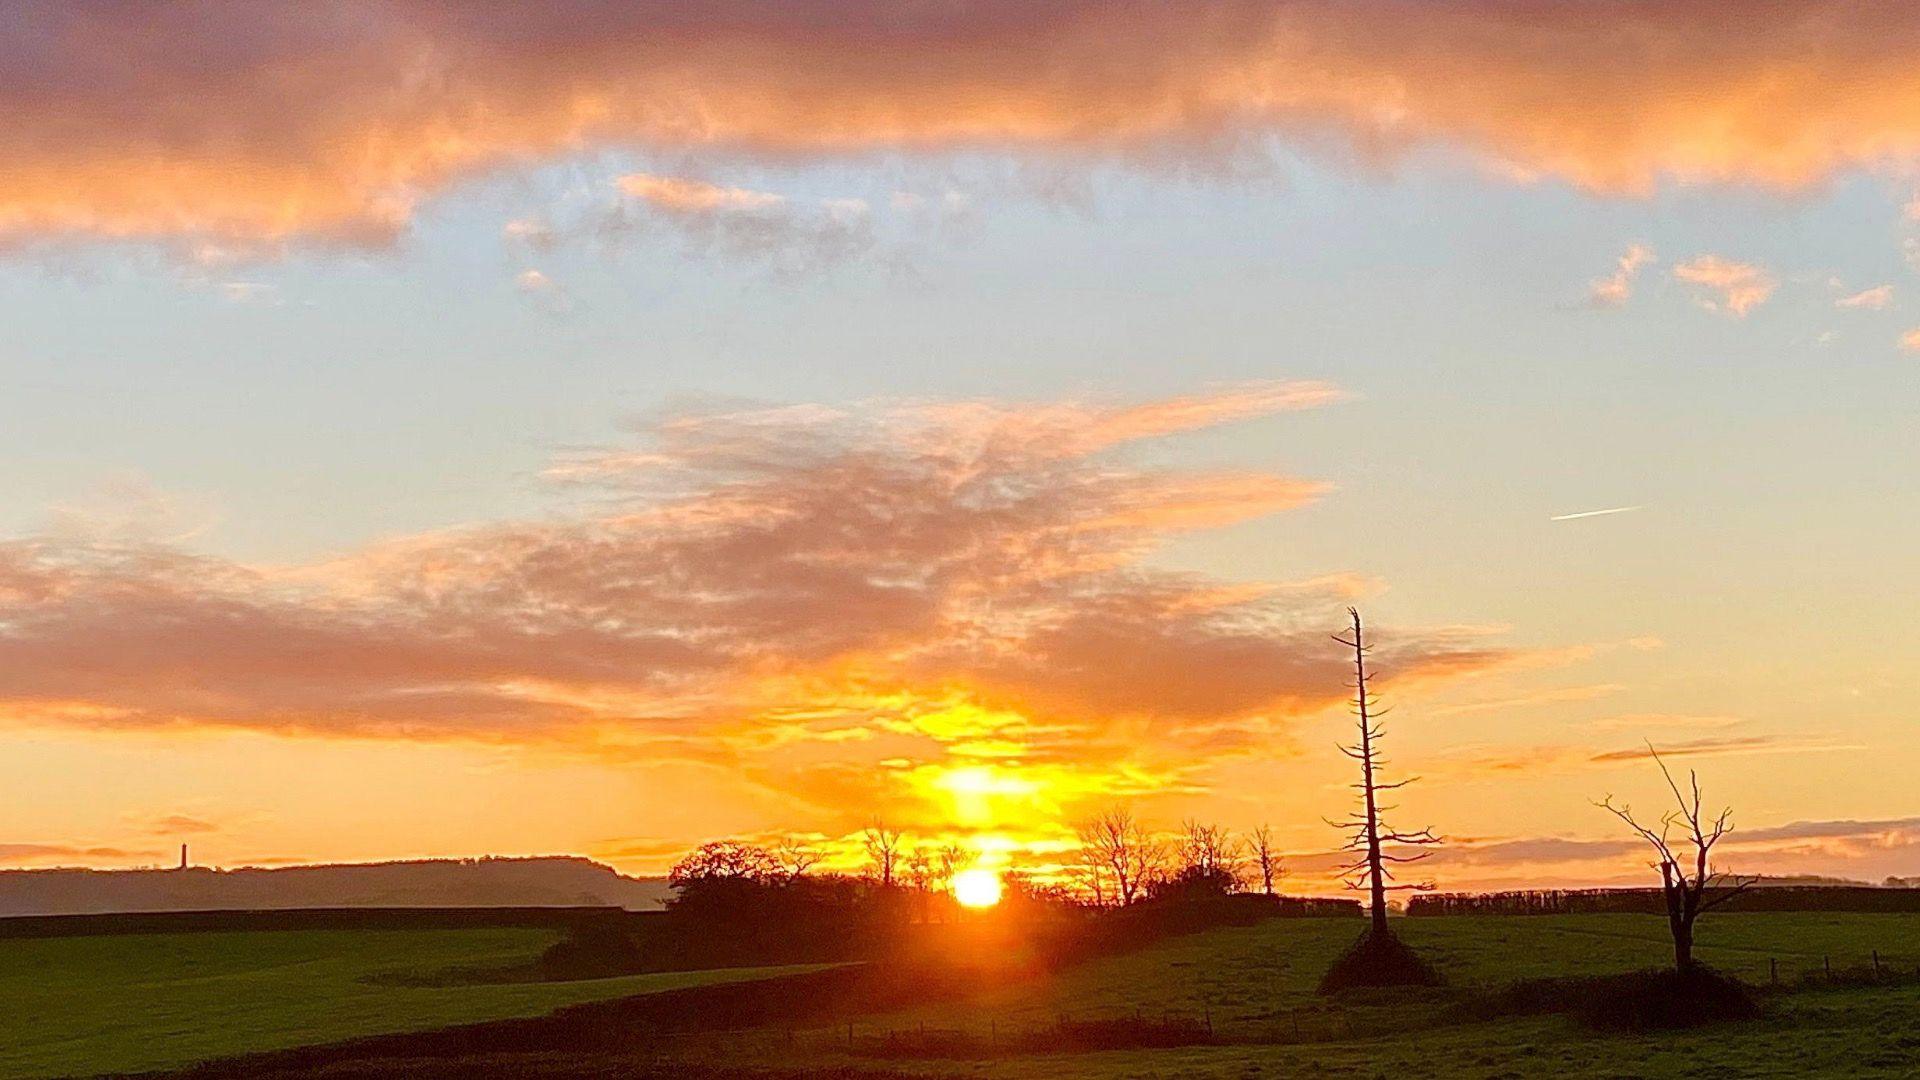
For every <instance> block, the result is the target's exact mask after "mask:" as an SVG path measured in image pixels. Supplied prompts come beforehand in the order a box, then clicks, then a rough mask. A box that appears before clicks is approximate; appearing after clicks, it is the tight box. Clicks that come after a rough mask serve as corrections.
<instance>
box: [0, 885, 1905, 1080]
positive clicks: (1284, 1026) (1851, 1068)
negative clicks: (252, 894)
mask: <svg viewBox="0 0 1920 1080" xmlns="http://www.w3.org/2000/svg"><path fill="white" fill-rule="evenodd" d="M1354 923H1355V921H1354V920H1350V919H1272V920H1267V921H1265V922H1261V923H1259V924H1257V925H1253V926H1242V927H1229V928H1224V929H1218V930H1212V931H1207V932H1204V933H1198V934H1190V935H1185V936H1179V937H1174V938H1170V939H1166V940H1163V941H1160V942H1158V943H1156V944H1152V945H1149V946H1147V947H1145V948H1142V949H1139V950H1137V951H1134V952H1131V953H1128V954H1125V955H1117V956H1108V957H1104V958H1100V959H1094V960H1089V961H1086V962H1083V963H1077V964H1072V965H1069V966H1066V967H1064V968H1062V969H1060V970H1057V971H1052V972H1048V971H1044V970H1041V969H1037V968H1034V967H1032V966H1031V965H1026V964H1022V963H1008V964H996V963H995V962H994V961H995V958H994V957H993V956H992V955H991V951H990V950H989V949H984V948H983V946H986V945H989V944H990V942H989V941H987V940H985V939H976V940H972V941H969V942H967V943H966V945H967V948H966V949H965V950H963V952H964V954H965V955H967V957H968V960H967V962H966V963H961V962H959V961H958V960H957V959H955V960H952V962H947V961H941V960H940V959H939V958H937V957H921V958H918V959H916V960H915V961H913V962H912V963H913V965H914V966H913V967H912V968H911V969H909V968H903V967H900V966H898V965H889V964H866V965H849V966H845V967H839V968H826V969H818V968H816V969H782V970H757V969H738V968H735V969H724V970H718V971H708V972H675V973H663V974H655V975H639V976H626V977H621V978H613V979H592V980H578V981H567V982H527V983H507V984H473V985H462V984H459V983H458V982H457V981H456V982H453V983H451V984H447V985H429V984H431V983H432V982H433V980H431V979H423V978H420V977H422V976H429V975H432V974H434V973H437V972H438V973H444V972H446V971H448V970H459V969H469V968H473V967H475V966H476V965H478V966H484V964H486V963H498V964H503V965H511V964H514V963H521V962H525V961H526V960H527V958H528V957H529V956H531V955H533V954H535V953H537V951H538V950H539V949H541V948H543V947H544V946H545V945H546V944H548V943H550V942H551V941H552V940H554V938H555V935H556V931H553V930H551V929H538V928H475V929H457V930H447V929H419V930H389V931H327V930H284V931H250V932H231V933H180V934H173V935H154V934H138V935H118V936H110V937H86V938H40V939H33V940H8V941H0V991H4V998H5V999H6V1000H8V1001H10V1002H15V1003H21V1002H24V1003H25V1005H24V1006H22V1005H18V1004H16V1005H14V1006H12V1007H11V1008H10V1009H9V1010H7V1011H6V1013H5V1014H4V1015H0V1031H4V1033H5V1036H6V1038H5V1048H4V1050H0V1075H5V1076H9V1077H28V1076H49V1075H69V1074H88V1073H97V1072H102V1071H116V1070H118V1071H137V1070H156V1069H168V1068H179V1067H181V1066H184V1065H187V1064H189V1063H191V1062H196V1061H208V1060H209V1059H227V1060H224V1061H223V1060H213V1061H212V1062H211V1063H210V1064H209V1065H207V1066H206V1067H204V1068H202V1069H196V1070H193V1075H198V1076H202V1077H208V1078H211V1077H240V1076H262V1075H284V1076H330V1077H376V1076H379V1077H386V1076H427V1077H433V1076H449V1077H451V1076H501V1077H506V1076H550V1077H598V1076H642V1077H648V1076H691V1077H700V1076H714V1077H719V1076H765V1077H782V1076H809V1077H833V1076H848V1075H868V1074H874V1073H877V1074H880V1075H886V1074H911V1075H927V1074H934V1075H967V1076H1010V1077H1033V1078H1039V1077H1088V1078H1107V1077H1149V1076H1202V1077H1205V1076H1220V1077H1241V1076H1268V1075H1271V1076H1300V1075H1308V1076H1375V1075H1381V1076H1394V1077H1402V1076H1415V1077H1418V1076H1434V1077H1440V1076H1468V1077H1494V1076H1533V1075H1543V1074H1546V1073H1558V1074H1562V1075H1566V1076H1645V1077H1658V1076H1691V1075H1701V1074H1703V1073H1712V1072H1718V1071H1722V1070H1724V1071H1726V1072H1727V1073H1729V1074H1732V1075H1742V1076H1783V1077H1784V1076H1835V1077H1839V1076H1910V1075H1914V1074H1915V1072H1916V1070H1920V917H1915V916H1909V915H1872V914H1812V913H1799V914H1786V913H1758V914H1736V915H1727V916H1724V917H1722V918H1720V919H1717V920H1716V921H1715V922H1714V923H1713V924H1712V925H1711V926H1706V927H1704V928H1703V929H1704V936H1703V942H1702V955H1703V958H1704V959H1705V960H1706V961H1707V962H1708V963H1710V964H1713V965H1715V966H1716V967H1718V968H1720V969H1722V970H1724V971H1727V972H1730V973H1732V974H1735V975H1737V976H1739V977H1740V978H1742V979H1744V980H1746V981H1747V982H1749V983H1751V984H1753V985H1755V986H1756V987H1757V988H1759V990H1760V996H1761V999H1762V1004H1763V1008H1764V1010H1765V1012H1764V1015H1763V1017H1762V1019H1760V1020H1756V1021H1751V1022H1743V1023H1739V1024H1735V1025H1730V1026H1720V1027H1715V1028H1707V1029H1701V1030H1696V1031H1691V1032H1686V1033H1682V1034H1677V1035H1676V1034H1649V1035H1603V1034H1597V1033H1594V1032H1592V1031H1589V1030H1587V1029H1586V1028H1584V1027H1583V1026H1581V1025H1580V1024H1579V1023H1578V1022H1576V1021H1575V1020H1574V1019H1573V1018H1572V1017H1571V1016H1568V1015H1563V1014H1562V1013H1559V1012H1555V1011H1551V1010H1549V1011H1546V1012H1533V1011H1526V1010H1520V1011H1513V1010H1511V1009H1509V1008H1508V1006H1505V1005H1500V1006H1498V1007H1495V1008H1492V1009H1489V1008H1487V1007H1485V1006H1486V1004H1487V1002H1489V1001H1495V1000H1496V999H1498V1000H1505V999H1501V998H1500V992H1501V991H1502V990H1503V989H1504V988H1507V987H1510V986H1511V985H1512V984H1514V983H1515V982H1517V981H1520V980H1529V979H1546V978H1563V977H1570V976H1572V977H1579V976H1597V975H1606V974H1608V973H1615V972H1625V971H1630V970H1634V969H1637V968H1643V967H1647V966H1651V965H1657V964H1659V963H1660V962H1661V961H1662V960H1663V959H1664V950H1665V944H1664V941H1663V935H1664V926H1663V924H1662V923H1661V922H1660V920H1658V919H1656V918H1650V917H1646V916H1639V915H1579V916H1544V917H1533V918H1520V917H1493V916H1479V917H1461V918H1438V919H1417V920H1405V921H1403V922H1402V924H1401V927H1402V929H1401V932H1402V934H1403V935H1404V936H1405V937H1406V938H1407V939H1408V940H1409V941H1410V942H1411V943H1413V944H1414V945H1415V946H1416V947H1418V948H1420V949H1421V950H1422V951H1423V952H1424V953H1425V954H1426V955H1428V956H1429V957H1430V958H1431V959H1432V960H1433V961H1434V962H1435V963H1436V964H1437V965H1438V966H1439V967H1440V968H1441V970H1442V971H1443V972H1444V973H1445V974H1446V976H1447V978H1448V980H1449V983H1450V985H1449V986H1448V987H1445V988H1440V989H1433V990H1403V991H1392V992H1360V993H1356V994H1353V995H1348V996H1343V997H1337V998H1333V999H1328V998H1325V997H1322V996H1320V995H1318V994H1316V993H1315V992H1314V986H1315V983H1316V982H1317V980H1318V978H1319V975H1320V973H1321V972H1322V971H1323V970H1324V969H1325V967H1326V965H1327V963H1328V962H1330V961H1331V959H1332V958H1333V957H1334V956H1335V955H1336V954H1337V953H1338V952H1339V951H1340V950H1341V949H1342V948H1343V947H1344V946H1345V945H1346V944H1347V943H1348V942H1349V941H1350V940H1351V938H1352V937H1353V935H1354V933H1355V930H1356V927H1355V925H1354ZM1876 958H1877V963H1878V970H1877V972H1876V969H1875V963H1876ZM927 965H938V966H927ZM1829 970H1831V971H1832V974H1831V975H1829V974H1828V972H1829ZM409 976H410V977H412V979H411V981H410V979H409V978H408V977H409ZM414 983H419V985H415V984H414ZM556 1010H559V1011H557V1012H556ZM1503 1010H1505V1011H1503ZM456 1025H465V1026H456ZM436 1029H437V1030H436ZM353 1040H358V1041H353ZM301 1047H305V1048H306V1049H295V1048H301ZM1103 1047H1111V1048H1110V1049H1108V1048H1103ZM263 1051H278V1053H271V1054H269V1055H268V1056H266V1057H259V1056H254V1057H244V1058H239V1059H237V1060H236V1059H234V1058H233V1055H245V1054H253V1053H257V1052H263ZM796 1070H798V1071H796Z"/></svg>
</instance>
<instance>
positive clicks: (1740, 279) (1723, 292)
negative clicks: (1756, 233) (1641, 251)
mask: <svg viewBox="0 0 1920 1080" xmlns="http://www.w3.org/2000/svg"><path fill="white" fill-rule="evenodd" d="M1673 276H1674V277H1676V278H1679V279H1680V280H1681V281H1684V282H1687V283H1688V284H1690V285H1697V286H1699V288H1700V292H1701V294H1702V295H1701V296H1700V298H1699V303H1700V306H1701V307H1704V308H1706V309H1707V310H1708V311H1724V312H1726V313H1727V314H1729V315H1732V316H1734V317H1736V318H1741V317H1744V316H1745V315H1746V314H1747V312H1749V311H1752V310H1753V309H1754V308H1757V307H1759V306H1760V305H1761V304H1764V303H1766V302H1767V298H1768V297H1770V296H1772V295H1773V290H1774V289H1775V288H1776V287H1777V286H1778V284H1779V283H1778V282H1776V281H1774V279H1773V275H1771V274H1769V273H1767V271H1766V269H1765V268H1764V267H1760V266H1755V265H1753V264H1752V263H1743V262H1735V261H1733V260H1732V259H1725V258H1722V257H1720V256H1718V255H1702V256H1700V257H1698V258H1695V259H1690V260H1688V261H1686V262H1683V263H1681V264H1680V265H1678V266H1676V267H1674V268H1673Z"/></svg>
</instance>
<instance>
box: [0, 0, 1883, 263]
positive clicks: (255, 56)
mask: <svg viewBox="0 0 1920 1080" xmlns="http://www.w3.org/2000/svg"><path fill="white" fill-rule="evenodd" d="M11 20H12V23H13V25H14V26H15V27H16V32H13V33H10V34H9V35H8V36H7V39H6V41H5V42H4V43H0V67H4V68H5V69H6V70H8V71H10V72H14V73H16V77H15V78H12V79H9V80H8V81H7V84H6V85H5V87H3V88H0V163H3V164H0V246H11V247H15V248H21V247H31V246H34V245H39V244H45V243H59V242H93V241H101V240H108V241H133V242H142V243H155V244H161V245H164V246H168V247H171V248H174V249H177V250H178V251H180V252H181V253H183V254H185V255H187V256H188V257H191V258H196V259H200V260H202V261H207V262H219V261H225V260H231V259H235V258H248V257H257V256H259V255H262V254H272V253H276V252H278V251H281V250H285V249H286V248H288V247H290V246H318V247H329V246H333V247H340V246H344V247H357V248H368V247H380V246H384V245H387V244H390V243H391V242H392V241H393V240H394V239H395V238H396V237H397V236H398V235H400V234H401V233H403V232H404V231H405V230H406V229H407V228H408V227H409V224H410V222H411V220H412V218H413V216H414V214H415V212H416V210H417V208H418V207H419V206H420V205H421V204H422V203H423V202H424V201H426V200H429V199H432V198H433V197H435V196H436V195H438V194H440V193H442V192H444V191H446V190H448V189H449V188H451V187H453V186H455V185H457V184H459V183H461V182H463V181H465V180H468V179H471V178H474V177H477V176H482V175H486V174H489V173H493V172H498V171H503V170H514V169H524V168H527V167H529V166H531V165H535V164H538V163H540V162H543V161H549V160H555V159H558V158H562V157H569V156H579V155H588V154H594V153H599V152H604V151H608V150H627V151H637V152H641V153H657V154H662V155H669V156H675V157H680V158H683V159H687V160H690V161H692V162H695V163H706V164H708V165H714V164H724V163H726V162H729V161H736V160H740V159H743V158H751V159H754V160H759V161H764V162H773V163H782V162H787V163H794V162H807V161H817V160H823V159H834V160H845V159H848V158H855V157H868V156H872V155H894V154H898V155H936V156H937V155H947V154H954V153H966V152H987V153H1012V154H1016V155H1022V156H1029V157H1040V158H1046V159H1049V160H1059V161H1086V160H1120V161H1126V162H1130V163H1134V164H1138V165H1141V166H1143V167H1147V168H1157V167H1165V168H1172V169H1178V170H1184V171H1194V170H1199V171H1209V170H1215V169H1223V168H1229V167H1231V166H1232V165H1233V164H1234V163H1236V162H1239V163H1244V162H1245V160H1246V159H1247V158H1248V157H1249V156H1250V155H1251V156H1252V157H1254V158H1258V157H1261V156H1263V155H1265V154H1266V153H1268V152H1269V151H1270V149H1271V147H1272V146H1273V144H1274V143H1275V142H1276V141H1277V142H1285V143H1288V144H1290V145H1294V146H1297V147H1300V148H1303V149H1306V150H1308V151H1310V152H1320V153H1324V154H1328V155H1331V156H1334V157H1337V158H1340V159H1344V160H1347V161H1352V162H1360V163H1366V164H1379V163H1386V162H1391V161H1393V160H1394V159H1395V158H1397V157H1399V156H1401V155H1403V154H1404V153H1406V152H1408V151H1409V150H1413V149H1417V148H1421V147H1428V146H1438V147H1445V148H1449V149H1451V150H1454V151H1457V152H1460V153H1462V154H1464V155H1466V156H1468V157H1469V158H1471V159H1473V160H1477V161H1478V162H1480V163H1482V164H1483V165H1484V166H1485V167H1486V168H1488V169H1489V170H1491V171H1492V172H1494V173H1496V174H1499V175H1503V176H1506V177H1509V178H1512V179H1515V180H1519V181H1532V180H1540V179H1548V178H1551V179H1557V180H1562V181H1565V182H1568V183H1570V184H1573V185H1575V186H1577V187H1580V188H1582V189H1585V190H1587V191H1590V192H1594V193H1600V194H1606V195H1637V194H1644V193H1647V192H1649V191H1651V190H1652V189H1654V188H1655V187H1656V186H1657V185H1659V184H1661V183H1662V182H1674V183H1719V182H1731V183H1740V184H1753V185H1759V186H1762V187H1767V188H1774V189H1787V190H1791V189H1798V188H1804V187H1806V186H1809V185H1814V184H1818V183H1820V182H1821V181H1823V180H1825V179H1827V178H1829V177H1831V176H1833V175H1835V174H1837V173H1840V172H1843V171H1848V170H1856V169H1883V170H1887V171H1889V172H1893V173H1905V172H1910V171H1911V170H1912V169H1913V167H1914V166H1915V165H1916V164H1920V88H1916V86H1915V85H1914V81H1913V80H1912V78H1911V77H1910V72H1911V71H1912V70H1913V68H1914V66H1915V64H1916V61H1920V16H1916V15H1914V13H1913V12H1912V11H1911V9H1910V8H1908V7H1906V6H1904V5H1900V4H1896V3H1889V2H1883V0H1772V2H1769V3H1767V4H1764V5H1760V6H1758V7H1756V8H1753V9H1743V10H1742V11H1741V12H1739V13H1737V14H1736V13H1733V12H1731V11H1729V10H1728V9H1727V8H1726V7H1725V5H1720V4H1714V3H1709V2H1707V0H1668V2H1661V3H1654V2H1645V0H1629V2H1623V3H1618V4H1612V5H1608V6H1607V8H1606V11H1605V13H1604V17H1602V16H1601V15H1599V14H1597V13H1596V9H1595V8H1594V7H1593V6H1591V5H1583V4H1540V3H1529V2H1524V0H1474V2H1462V3H1448V4H1433V3H1424V2H1416V0H1361V2H1359V3H1353V2H1344V0H1343V2H1336V0H1219V2H1210V3H1198V2H1195V3H1174V4H1165V3H1149V2H1146V0H1129V2H1122V3H1111V2H1105V0H1101V2H1095V0H1069V2H1066V3H1058V4H1046V5H1033V4H1026V3H1018V2H1015V0H987V2H982V3H973V4H967V5H961V6H943V5H924V4H922V5H908V6H906V7H902V6H900V5H897V4H893V3H881V2H879V0H853V2H851V3H848V2H846V0H832V2H831V3H829V2H827V0H803V2H800V3H789V4H779V5H739V4H721V3H715V2H710V0H697V2H691V3H672V4H669V3H660V2H645V3H626V4H616V3H611V2H607V0H562V2H558V3H552V4H543V5H539V6H537V7H527V8H514V9H507V8H501V7H488V8H484V9H479V8H459V7H448V6H445V5H433V4H423V3H416V2H409V0H336V2H327V3H313V4H300V5H277V6H271V7H260V6H257V5H241V4H237V3H228V2H222V0H204V2H200V3H189V4H173V5H164V6H155V5H143V4H131V3H108V4H91V5H84V6H80V5H71V4H58V3H50V2H49V3H30V4H28V5H26V6H24V7H21V8H18V9H16V10H15V11H14V12H13V13H12V16H11Z"/></svg>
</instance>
